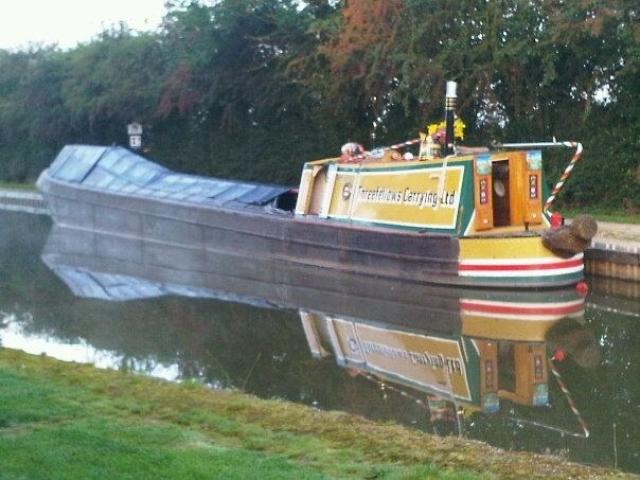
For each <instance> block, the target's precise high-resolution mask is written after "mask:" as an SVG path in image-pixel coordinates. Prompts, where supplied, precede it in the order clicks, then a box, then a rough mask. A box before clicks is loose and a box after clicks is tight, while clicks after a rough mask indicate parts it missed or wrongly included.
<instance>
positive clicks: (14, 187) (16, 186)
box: [0, 182, 37, 192]
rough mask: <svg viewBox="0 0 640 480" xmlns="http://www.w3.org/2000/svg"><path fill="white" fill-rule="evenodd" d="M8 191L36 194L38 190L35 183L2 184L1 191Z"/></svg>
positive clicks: (0, 184)
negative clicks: (24, 191)
mask: <svg viewBox="0 0 640 480" xmlns="http://www.w3.org/2000/svg"><path fill="white" fill-rule="evenodd" d="M2 188H4V189H7V190H27V191H33V192H35V191H36V190H37V188H36V184H35V183H14V182H0V189H2Z"/></svg>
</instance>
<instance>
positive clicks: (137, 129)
mask: <svg viewBox="0 0 640 480" xmlns="http://www.w3.org/2000/svg"><path fill="white" fill-rule="evenodd" d="M127 133H128V134H129V135H142V125H140V124H139V123H137V122H133V123H130V124H129V125H127Z"/></svg>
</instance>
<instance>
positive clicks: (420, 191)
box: [295, 150, 549, 236]
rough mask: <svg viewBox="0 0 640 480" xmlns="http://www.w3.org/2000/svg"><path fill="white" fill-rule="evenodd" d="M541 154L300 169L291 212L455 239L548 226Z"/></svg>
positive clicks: (334, 162) (332, 162)
mask: <svg viewBox="0 0 640 480" xmlns="http://www.w3.org/2000/svg"><path fill="white" fill-rule="evenodd" d="M541 189H542V155H541V152H540V150H521V151H498V152H493V153H489V152H487V153H480V154H471V155H452V156H449V157H445V158H422V157H418V159H417V160H410V161H405V160H400V161H391V162H385V161H376V160H372V161H363V162H360V163H347V162H343V161H340V159H339V158H334V159H327V160H321V161H316V162H309V163H307V164H305V166H304V169H303V172H302V178H301V181H300V189H299V193H298V200H297V204H296V210H295V211H296V214H298V215H304V216H317V217H319V218H326V219H333V220H336V221H341V222H349V223H353V224H368V225H372V226H383V227H392V228H399V229H408V230H417V231H425V232H436V233H448V234H452V235H455V236H471V235H476V234H499V233H513V232H518V231H528V230H539V229H543V228H546V227H548V226H549V223H548V221H547V219H546V218H545V216H544V215H543V202H542V192H541Z"/></svg>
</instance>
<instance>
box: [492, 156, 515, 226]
mask: <svg viewBox="0 0 640 480" xmlns="http://www.w3.org/2000/svg"><path fill="white" fill-rule="evenodd" d="M491 178H492V184H493V189H492V195H491V197H492V201H493V226H494V227H505V226H508V225H511V205H510V201H509V160H500V161H497V162H493V168H492V170H491Z"/></svg>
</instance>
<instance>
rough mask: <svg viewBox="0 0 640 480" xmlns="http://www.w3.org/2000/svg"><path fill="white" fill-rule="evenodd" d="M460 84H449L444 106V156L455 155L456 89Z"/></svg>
mask: <svg viewBox="0 0 640 480" xmlns="http://www.w3.org/2000/svg"><path fill="white" fill-rule="evenodd" d="M457 87H458V84H457V83H456V82H447V93H446V99H445V104H444V121H445V136H444V154H445V156H447V155H453V153H454V151H453V146H454V138H453V122H454V121H455V110H456V99H457V98H458V96H457V94H456V89H457Z"/></svg>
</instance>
